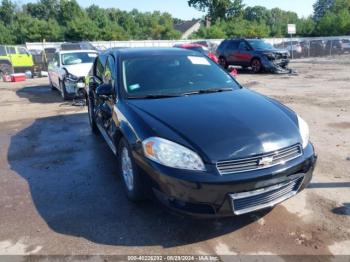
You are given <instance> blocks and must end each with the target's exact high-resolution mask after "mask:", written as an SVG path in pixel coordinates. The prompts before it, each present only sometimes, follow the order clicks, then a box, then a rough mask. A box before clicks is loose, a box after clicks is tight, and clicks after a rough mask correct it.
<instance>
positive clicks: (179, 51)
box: [103, 48, 201, 59]
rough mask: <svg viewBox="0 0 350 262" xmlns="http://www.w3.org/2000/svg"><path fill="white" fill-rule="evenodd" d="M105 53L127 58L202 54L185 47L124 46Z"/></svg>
mask: <svg viewBox="0 0 350 262" xmlns="http://www.w3.org/2000/svg"><path fill="white" fill-rule="evenodd" d="M103 54H106V55H109V54H114V56H119V57H122V58H123V59H125V58H134V57H144V56H157V55H159V56H162V55H193V56H201V54H200V53H199V52H196V51H193V50H190V49H183V48H123V49H113V48H112V49H108V50H107V51H105V52H104V53H103Z"/></svg>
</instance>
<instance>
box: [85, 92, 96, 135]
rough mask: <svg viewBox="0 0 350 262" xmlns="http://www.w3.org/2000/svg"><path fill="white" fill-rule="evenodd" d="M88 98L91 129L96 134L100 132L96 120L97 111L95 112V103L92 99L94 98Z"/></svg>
mask: <svg viewBox="0 0 350 262" xmlns="http://www.w3.org/2000/svg"><path fill="white" fill-rule="evenodd" d="M87 99H88V103H87V104H88V114H89V123H90V127H91V131H92V132H93V133H94V134H97V133H98V127H97V125H96V120H95V113H94V111H95V110H94V107H95V106H94V103H93V102H92V101H91V100H92V99H91V98H90V97H88V98H87Z"/></svg>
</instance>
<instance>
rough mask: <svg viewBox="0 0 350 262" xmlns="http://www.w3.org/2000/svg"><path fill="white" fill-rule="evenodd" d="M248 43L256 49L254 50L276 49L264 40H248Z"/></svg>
mask: <svg viewBox="0 0 350 262" xmlns="http://www.w3.org/2000/svg"><path fill="white" fill-rule="evenodd" d="M248 43H249V44H250V45H251V46H252V47H253V48H254V49H263V50H273V49H275V48H274V47H273V46H272V45H270V44H269V43H266V42H264V41H262V40H248Z"/></svg>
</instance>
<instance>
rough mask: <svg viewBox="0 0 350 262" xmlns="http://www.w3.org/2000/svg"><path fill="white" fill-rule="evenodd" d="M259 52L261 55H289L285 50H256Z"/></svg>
mask: <svg viewBox="0 0 350 262" xmlns="http://www.w3.org/2000/svg"><path fill="white" fill-rule="evenodd" d="M256 51H257V52H259V53H275V54H276V53H277V54H286V53H288V51H287V50H285V49H277V48H276V49H256Z"/></svg>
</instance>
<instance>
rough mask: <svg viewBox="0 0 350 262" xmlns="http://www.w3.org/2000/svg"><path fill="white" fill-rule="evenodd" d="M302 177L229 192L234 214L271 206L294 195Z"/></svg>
mask: <svg viewBox="0 0 350 262" xmlns="http://www.w3.org/2000/svg"><path fill="white" fill-rule="evenodd" d="M302 182H303V178H298V179H295V180H293V181H289V182H285V183H282V184H278V185H274V186H271V187H266V188H262V189H258V190H255V191H250V192H243V193H237V194H231V195H230V196H231V200H232V208H233V212H234V214H235V215H242V214H245V213H249V212H252V211H256V210H260V209H263V208H267V207H272V206H274V205H276V204H278V203H281V202H282V201H284V200H286V199H288V198H290V197H292V196H294V195H295V194H296V193H297V192H298V191H299V189H300V186H301V185H302Z"/></svg>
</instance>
